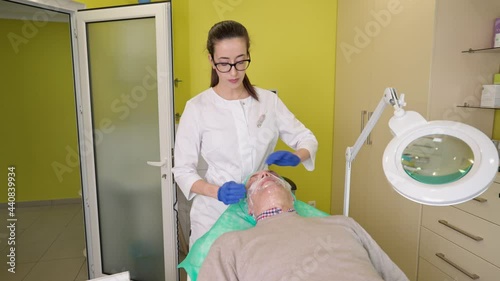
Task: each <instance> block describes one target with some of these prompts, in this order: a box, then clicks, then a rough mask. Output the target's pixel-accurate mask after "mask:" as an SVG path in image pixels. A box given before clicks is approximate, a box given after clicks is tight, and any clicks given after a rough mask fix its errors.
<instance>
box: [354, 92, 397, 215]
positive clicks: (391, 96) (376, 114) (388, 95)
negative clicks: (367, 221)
mask: <svg viewBox="0 0 500 281" xmlns="http://www.w3.org/2000/svg"><path fill="white" fill-rule="evenodd" d="M388 105H393V106H394V108H395V111H396V112H398V111H401V110H402V107H403V106H404V105H405V103H404V96H403V95H401V100H399V99H398V97H397V94H396V90H395V89H394V88H386V89H385V91H384V95H383V96H382V98H381V99H380V102H379V103H378V105H377V107H376V108H375V111H373V114H372V116H371V118H370V120H368V123H367V124H366V126H365V127H364V128H363V131H361V134H360V135H359V137H358V139H357V140H356V142H355V143H354V145H353V146H350V147H347V149H346V153H345V158H346V167H345V179H344V216H346V217H347V216H349V195H350V189H351V163H352V162H353V161H354V158H356V155H358V152H359V151H360V150H361V147H362V146H363V143H364V142H365V141H366V139H367V138H368V135H369V134H370V133H371V132H372V130H373V128H374V127H375V125H376V124H377V122H378V120H379V119H380V116H382V113H384V110H385V108H386V107H387V106H388Z"/></svg>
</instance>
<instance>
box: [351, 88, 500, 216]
mask: <svg viewBox="0 0 500 281" xmlns="http://www.w3.org/2000/svg"><path fill="white" fill-rule="evenodd" d="M388 105H391V106H392V107H393V108H394V116H393V117H392V118H391V119H390V120H389V127H390V129H391V132H392V134H393V135H394V138H393V139H392V140H391V141H390V142H389V144H388V145H387V147H386V149H385V151H384V155H383V158H382V165H383V169H384V173H385V176H386V177H387V179H388V181H389V183H390V184H391V185H392V187H393V188H394V190H396V191H397V192H398V193H399V194H401V195H402V196H404V197H406V198H407V199H410V200H412V201H414V202H417V203H420V204H425V205H432V206H448V205H455V204H459V203H463V202H465V201H468V200H471V199H473V198H474V197H477V196H479V195H480V194H481V193H483V192H484V191H486V190H487V189H488V187H489V186H490V184H491V183H492V182H493V179H494V178H495V176H496V174H497V172H498V161H499V159H498V150H497V149H496V147H495V145H494V144H493V142H492V141H491V140H490V139H489V138H488V137H487V136H486V135H485V134H484V133H483V132H481V131H480V130H478V129H476V128H474V127H472V126H469V125H466V124H463V123H459V122H454V121H430V122H428V121H427V120H425V119H424V118H423V117H422V116H421V115H420V114H419V113H417V112H414V111H405V110H404V109H403V107H404V106H406V103H405V102H404V94H401V98H400V99H398V96H397V93H396V90H395V89H394V88H387V89H385V91H384V95H383V97H382V99H381V100H380V102H379V104H378V105H377V108H376V109H375V111H374V112H373V115H372V117H371V118H370V120H369V121H368V123H367V125H366V127H365V128H364V129H363V131H362V132H361V135H360V136H359V137H358V139H357V140H356V142H355V144H354V146H352V147H348V148H347V150H346V174H345V185H344V215H345V216H348V215H349V194H350V181H351V164H352V161H354V158H355V157H356V155H357V154H358V152H359V150H360V149H361V147H362V145H363V143H364V142H365V141H366V139H367V137H368V135H369V134H370V132H371V131H372V130H373V127H375V124H376V123H377V121H378V120H379V118H380V116H381V115H382V113H383V111H384V109H385V108H386V107H387V106H388Z"/></svg>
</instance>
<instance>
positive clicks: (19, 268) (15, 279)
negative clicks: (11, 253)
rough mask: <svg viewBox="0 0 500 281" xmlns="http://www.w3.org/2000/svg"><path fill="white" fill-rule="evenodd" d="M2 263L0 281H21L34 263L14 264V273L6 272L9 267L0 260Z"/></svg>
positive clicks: (2, 259)
mask: <svg viewBox="0 0 500 281" xmlns="http://www.w3.org/2000/svg"><path fill="white" fill-rule="evenodd" d="M0 260H1V261H2V263H1V265H0V280H8V281H22V280H23V279H24V278H25V277H26V275H28V273H29V272H30V270H31V269H32V268H33V266H35V263H16V268H15V273H11V272H9V271H8V269H9V266H8V265H7V263H6V262H4V258H3V257H2V258H0Z"/></svg>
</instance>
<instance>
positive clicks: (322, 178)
mask: <svg viewBox="0 0 500 281" xmlns="http://www.w3.org/2000/svg"><path fill="white" fill-rule="evenodd" d="M173 3H174V9H175V0H174V1H173ZM336 9H337V4H336V1H314V4H312V3H308V2H304V1H283V0H274V1H264V0H253V1H224V0H221V1H204V0H197V1H195V0H191V1H189V32H188V34H189V58H190V62H189V64H190V70H191V71H190V74H191V75H190V81H189V83H190V86H191V96H194V95H196V94H197V93H199V92H201V91H203V90H204V89H206V88H207V87H208V86H209V77H210V65H209V63H208V59H207V52H206V50H205V44H206V38H207V33H208V30H209V29H210V27H211V26H212V25H213V24H215V23H216V22H218V21H221V20H226V19H233V20H237V21H239V22H241V23H242V24H244V25H245V26H246V27H247V29H248V31H249V33H250V37H251V40H252V45H251V50H250V51H251V55H252V64H251V65H250V68H249V69H248V70H247V73H248V75H249V77H250V80H251V81H252V83H253V84H255V85H256V86H259V87H263V88H271V89H277V90H278V93H279V96H280V98H281V99H282V100H283V101H284V103H285V104H286V105H287V106H288V108H289V109H290V110H291V111H292V112H294V113H295V115H296V116H297V117H298V118H299V120H301V121H302V122H303V123H304V124H305V125H306V126H307V127H308V128H310V129H311V130H312V131H313V132H314V134H315V135H316V137H317V138H318V141H319V150H318V154H317V159H316V169H315V171H314V172H307V171H306V170H305V169H304V168H303V167H299V168H278V169H276V170H277V171H278V172H280V173H281V174H283V175H285V176H287V177H290V178H291V179H292V180H294V181H295V182H296V183H297V185H298V191H297V197H298V199H299V200H302V201H309V200H315V201H316V202H317V207H318V208H319V209H321V210H323V211H327V212H329V210H330V205H329V204H330V194H331V165H332V163H331V161H332V159H331V158H332V157H331V155H332V135H333V111H332V109H333V92H334V77H335V36H336V34H335V32H336V29H335V28H336V14H337V12H336ZM174 17H175V10H174ZM175 30H176V27H175V26H174V31H175ZM174 40H176V37H174ZM277 149H286V146H284V145H283V144H280V146H279V147H278V148H277ZM272 168H274V167H272Z"/></svg>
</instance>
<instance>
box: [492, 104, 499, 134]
mask: <svg viewBox="0 0 500 281" xmlns="http://www.w3.org/2000/svg"><path fill="white" fill-rule="evenodd" d="M493 139H495V140H500V111H499V110H496V111H495V122H494V123H493Z"/></svg>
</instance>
